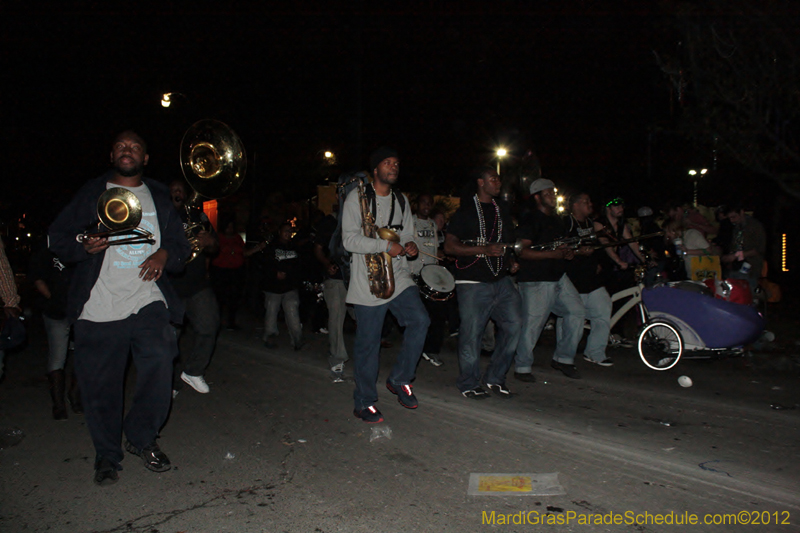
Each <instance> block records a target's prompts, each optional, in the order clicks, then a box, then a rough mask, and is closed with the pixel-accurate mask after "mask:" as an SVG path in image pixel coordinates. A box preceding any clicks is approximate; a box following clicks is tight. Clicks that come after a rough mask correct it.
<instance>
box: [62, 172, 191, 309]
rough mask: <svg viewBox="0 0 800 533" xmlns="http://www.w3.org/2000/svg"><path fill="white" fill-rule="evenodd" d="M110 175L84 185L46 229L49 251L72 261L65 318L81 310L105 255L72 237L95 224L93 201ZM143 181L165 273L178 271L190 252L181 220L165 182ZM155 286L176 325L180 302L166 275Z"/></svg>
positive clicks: (95, 209) (95, 205)
mask: <svg viewBox="0 0 800 533" xmlns="http://www.w3.org/2000/svg"><path fill="white" fill-rule="evenodd" d="M113 176H114V171H112V170H109V171H108V172H107V173H106V174H104V175H102V176H100V177H99V178H96V179H93V180H91V181H90V182H88V183H87V184H86V185H84V186H83V187H82V188H81V190H80V191H78V193H77V194H76V195H75V197H73V198H72V201H70V203H69V205H67V207H65V208H64V210H63V211H61V213H59V215H58V217H57V218H56V219H55V221H54V222H53V223H52V224H51V225H50V228H49V231H48V238H49V240H50V249H51V250H52V251H53V253H55V254H56V255H58V257H60V258H61V260H62V261H64V262H65V263H74V264H75V271H74V272H73V276H72V284H71V286H70V290H69V296H68V300H67V318H69V320H70V322H75V321H76V320H77V319H78V317H79V316H80V314H81V312H82V311H83V306H84V305H86V302H87V301H88V300H89V295H90V294H91V292H92V287H94V284H95V283H96V282H97V278H98V277H99V276H100V269H101V267H102V266H103V257H104V256H105V253H99V254H89V253H87V252H86V250H84V248H83V244H81V243H79V242H78V241H77V240H76V238H75V237H76V236H77V235H79V234H81V233H83V232H84V231H86V230H87V229H88V228H89V227H90V226H92V225H96V224H97V222H98V217H97V200H98V198H100V195H101V194H103V193H104V192H105V191H106V183H107V182H108V180H109V179H111V178H112V177H113ZM143 181H144V183H145V185H147V188H148V189H150V194H151V195H152V196H153V202H154V203H155V206H156V213H157V215H158V227H159V230H160V232H161V248H162V249H164V250H166V251H167V264H166V265H165V267H164V269H165V270H166V271H167V272H168V273H175V272H180V271H181V270H183V268H184V266H185V262H186V259H187V258H188V257H189V253H190V252H191V249H190V247H189V242H188V241H187V240H186V234H185V233H184V231H183V222H181V219H180V216H179V215H178V212H177V211H176V210H175V207H174V206H173V205H172V200H171V199H170V196H169V189H168V188H167V187H166V185H164V184H162V183H159V182H158V181H155V180H152V179H150V178H143ZM156 285H158V288H159V289H160V290H161V293H162V294H163V295H164V298H165V299H166V301H167V307H168V308H169V314H170V321H171V322H174V323H176V324H180V323H181V322H182V321H183V313H184V310H183V305H182V304H181V301H180V299H179V298H178V296H177V294H176V293H175V290H174V289H173V288H172V285H171V284H170V282H169V279H168V277H167V276H164V275H162V276H161V277H160V278H159V279H158V281H157V282H156Z"/></svg>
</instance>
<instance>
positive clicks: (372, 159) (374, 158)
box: [369, 146, 398, 171]
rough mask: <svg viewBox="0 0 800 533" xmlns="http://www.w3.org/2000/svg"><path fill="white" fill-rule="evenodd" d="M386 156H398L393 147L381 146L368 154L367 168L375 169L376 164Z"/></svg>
mask: <svg viewBox="0 0 800 533" xmlns="http://www.w3.org/2000/svg"><path fill="white" fill-rule="evenodd" d="M388 157H398V156H397V150H395V149H394V148H389V147H388V146H381V147H380V148H378V149H377V150H375V151H374V152H372V154H370V156H369V168H370V171H372V170H375V169H376V168H378V165H380V164H381V161H383V160H384V159H386V158H388Z"/></svg>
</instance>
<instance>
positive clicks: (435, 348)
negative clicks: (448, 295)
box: [422, 298, 450, 355]
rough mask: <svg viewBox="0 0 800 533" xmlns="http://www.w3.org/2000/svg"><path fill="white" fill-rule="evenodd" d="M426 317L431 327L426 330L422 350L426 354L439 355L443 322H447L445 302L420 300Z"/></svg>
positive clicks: (442, 339) (447, 303)
mask: <svg viewBox="0 0 800 533" xmlns="http://www.w3.org/2000/svg"><path fill="white" fill-rule="evenodd" d="M422 303H424V304H425V309H427V311H428V316H429V317H430V318H431V325H430V327H429V328H428V336H427V337H425V347H424V348H423V349H422V351H423V352H425V353H426V354H435V355H439V352H440V351H441V350H442V342H443V341H444V329H445V322H447V306H448V305H449V304H450V302H449V301H447V302H434V301H433V300H428V299H427V298H423V299H422Z"/></svg>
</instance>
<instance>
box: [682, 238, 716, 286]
mask: <svg viewBox="0 0 800 533" xmlns="http://www.w3.org/2000/svg"><path fill="white" fill-rule="evenodd" d="M683 245H684V246H685V247H686V249H687V250H708V249H709V248H710V247H711V245H710V244H709V243H708V241H707V240H706V238H705V237H703V234H702V233H700V232H699V231H698V230H696V229H687V230H686V231H685V232H684V233H683ZM692 257H696V256H691V255H684V256H683V262H684V265H685V266H686V276H687V278H688V279H692Z"/></svg>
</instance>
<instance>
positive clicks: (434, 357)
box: [422, 352, 443, 366]
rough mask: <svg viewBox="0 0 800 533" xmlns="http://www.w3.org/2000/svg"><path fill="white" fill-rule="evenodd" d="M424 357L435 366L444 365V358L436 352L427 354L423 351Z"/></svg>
mask: <svg viewBox="0 0 800 533" xmlns="http://www.w3.org/2000/svg"><path fill="white" fill-rule="evenodd" d="M422 358H423V359H425V360H426V361H427V362H429V363H430V364H432V365H433V366H442V364H443V363H442V360H441V359H439V356H438V355H436V354H433V353H432V354H427V353H425V352H422Z"/></svg>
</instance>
